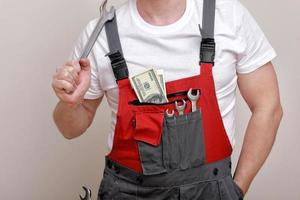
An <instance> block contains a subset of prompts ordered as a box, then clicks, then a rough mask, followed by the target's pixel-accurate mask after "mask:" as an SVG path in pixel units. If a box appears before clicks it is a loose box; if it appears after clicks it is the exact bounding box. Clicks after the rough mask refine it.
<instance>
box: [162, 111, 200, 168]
mask: <svg viewBox="0 0 300 200" xmlns="http://www.w3.org/2000/svg"><path fill="white" fill-rule="evenodd" d="M165 119H166V120H165V123H164V129H163V130H164V131H163V142H162V143H163V147H164V149H163V150H164V155H165V156H164V158H165V163H166V165H167V167H168V168H169V169H177V168H179V169H182V170H185V169H188V168H193V167H198V166H201V165H203V164H204V161H205V147H204V134H203V126H202V118H201V113H200V110H196V111H195V112H190V113H187V114H184V115H179V116H174V117H166V118H165Z"/></svg>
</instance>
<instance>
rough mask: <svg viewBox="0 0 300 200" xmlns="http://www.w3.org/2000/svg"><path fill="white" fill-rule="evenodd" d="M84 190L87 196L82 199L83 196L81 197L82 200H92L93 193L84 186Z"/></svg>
mask: <svg viewBox="0 0 300 200" xmlns="http://www.w3.org/2000/svg"><path fill="white" fill-rule="evenodd" d="M82 188H83V189H84V191H85V196H84V197H82V196H81V195H79V197H80V199H81V200H92V191H91V190H90V189H88V188H86V187H84V186H82Z"/></svg>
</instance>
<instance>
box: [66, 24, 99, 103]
mask: <svg viewBox="0 0 300 200" xmlns="http://www.w3.org/2000/svg"><path fill="white" fill-rule="evenodd" d="M95 25H96V22H95V20H93V21H91V22H90V23H89V24H88V25H87V26H86V27H85V29H84V30H83V31H82V33H81V34H80V36H79V38H78V39H77V41H76V42H75V44H74V47H73V50H72V52H71V54H70V59H71V60H79V59H80V56H81V54H82V52H83V50H84V47H85V44H86V43H87V41H88V39H89V36H90V35H91V33H92V31H93V30H94V27H95ZM88 59H89V60H90V64H91V84H90V87H89V89H88V91H87V92H86V94H85V95H84V98H85V99H98V98H100V97H102V96H103V95H104V91H103V89H102V87H101V84H100V79H99V72H98V71H99V69H98V64H97V59H96V56H95V54H94V52H93V51H92V52H91V53H90V55H89V57H88Z"/></svg>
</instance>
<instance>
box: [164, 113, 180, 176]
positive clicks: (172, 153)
mask: <svg viewBox="0 0 300 200" xmlns="http://www.w3.org/2000/svg"><path fill="white" fill-rule="evenodd" d="M174 120H175V118H174V117H167V116H165V120H164V127H163V134H162V143H163V151H164V153H163V155H164V157H163V159H164V162H165V166H166V168H167V169H168V171H170V170H173V169H177V168H178V165H179V162H180V155H181V154H180V149H179V148H178V147H179V138H178V135H177V134H176V132H177V131H176V126H174V125H173V126H169V124H175V121H174Z"/></svg>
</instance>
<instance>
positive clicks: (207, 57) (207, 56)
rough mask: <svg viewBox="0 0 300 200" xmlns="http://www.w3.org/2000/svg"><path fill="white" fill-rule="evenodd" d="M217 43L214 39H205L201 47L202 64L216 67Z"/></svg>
mask: <svg viewBox="0 0 300 200" xmlns="http://www.w3.org/2000/svg"><path fill="white" fill-rule="evenodd" d="M215 50H216V43H215V40H214V39H213V38H203V39H202V41H201V47H200V64H201V63H211V64H213V65H214V63H215V62H214V60H215Z"/></svg>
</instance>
